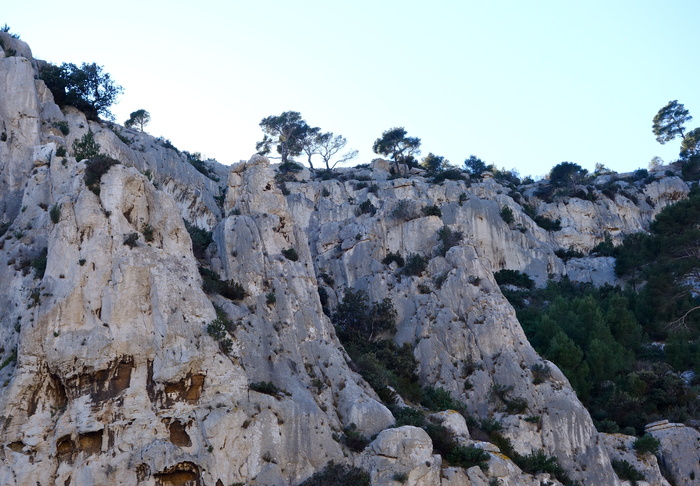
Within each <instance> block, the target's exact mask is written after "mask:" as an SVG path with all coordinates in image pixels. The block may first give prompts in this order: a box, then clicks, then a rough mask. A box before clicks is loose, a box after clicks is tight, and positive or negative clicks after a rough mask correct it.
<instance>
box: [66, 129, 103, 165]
mask: <svg viewBox="0 0 700 486" xmlns="http://www.w3.org/2000/svg"><path fill="white" fill-rule="evenodd" d="M100 148H101V147H100V144H99V143H97V142H96V141H95V134H94V133H92V129H88V131H87V133H86V134H85V135H83V136H82V137H80V139H76V140H74V141H73V156H74V157H75V160H77V161H78V162H80V161H81V160H83V159H94V158H95V157H98V156H99V155H100ZM103 157H105V158H106V156H103Z"/></svg>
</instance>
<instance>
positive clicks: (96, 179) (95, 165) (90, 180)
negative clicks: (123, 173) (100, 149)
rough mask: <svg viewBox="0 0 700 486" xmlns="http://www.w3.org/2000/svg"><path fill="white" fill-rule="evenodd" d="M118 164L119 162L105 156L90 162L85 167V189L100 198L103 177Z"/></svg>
mask: <svg viewBox="0 0 700 486" xmlns="http://www.w3.org/2000/svg"><path fill="white" fill-rule="evenodd" d="M116 164H119V161H118V160H114V159H112V158H110V157H106V156H103V155H100V156H98V157H95V158H92V159H91V160H89V161H88V162H87V164H86V165H85V187H87V188H88V189H90V190H91V191H92V192H93V193H95V194H96V195H98V196H99V195H100V181H101V180H102V176H103V175H105V174H106V173H107V172H109V169H110V168H111V167H112V166H113V165H116Z"/></svg>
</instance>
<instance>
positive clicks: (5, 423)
mask: <svg viewBox="0 0 700 486" xmlns="http://www.w3.org/2000/svg"><path fill="white" fill-rule="evenodd" d="M0 36H1V38H2V40H3V41H4V42H5V43H6V44H5V45H6V46H8V45H13V46H15V47H14V50H15V52H16V53H17V54H16V55H14V56H3V57H2V58H0V211H1V213H0V218H1V219H0V223H7V224H8V225H7V226H6V231H5V233H4V235H3V236H2V237H0V309H2V312H0V343H1V344H0V359H1V360H2V361H1V362H2V364H3V367H2V369H0V387H1V388H0V484H7V485H27V486H35V485H36V484H41V485H49V484H61V485H71V484H73V485H78V484H80V485H107V484H114V485H117V484H139V485H141V484H142V485H148V486H151V485H171V484H172V485H186V484H187V485H190V484H197V485H216V486H219V485H230V484H235V483H243V484H259V485H289V484H299V483H301V482H302V481H304V480H305V479H307V478H308V477H310V476H311V475H312V474H313V473H315V472H317V471H320V470H322V469H323V468H324V466H326V465H327V464H328V463H329V462H330V461H334V462H335V463H346V464H350V465H354V466H357V467H360V468H362V469H364V470H366V471H367V473H368V474H369V475H370V477H371V480H372V483H373V484H387V485H388V484H396V479H395V477H401V478H403V477H404V476H405V483H404V484H413V485H425V486H428V485H456V484H475V485H481V484H484V485H486V484H490V482H491V481H492V480H494V479H496V480H499V481H501V483H500V484H523V485H530V484H532V485H537V484H540V483H541V482H542V481H550V482H551V484H558V483H557V482H556V480H554V479H553V478H549V477H548V476H547V477H545V476H542V475H540V476H537V477H535V476H532V475H529V474H526V473H523V472H522V471H521V470H520V469H518V467H517V466H516V465H515V464H514V463H513V462H512V461H510V460H509V459H508V458H507V457H506V456H504V455H503V454H501V453H500V452H499V451H498V448H497V447H496V446H495V445H493V444H490V443H487V442H484V441H483V440H482V438H479V437H474V436H473V435H472V434H470V430H469V424H468V423H466V422H465V421H464V420H463V419H462V418H461V416H457V415H456V414H455V412H448V411H445V412H443V413H439V414H435V416H433V417H432V418H431V420H437V421H439V422H441V423H444V426H445V427H448V428H449V430H452V431H453V434H454V435H455V436H456V437H458V439H459V441H460V443H461V444H463V445H464V446H465V447H472V446H474V447H480V448H483V449H484V450H486V451H488V452H489V454H490V457H491V459H490V460H489V461H488V464H489V468H488V470H486V471H482V470H481V469H479V468H478V467H472V468H469V469H463V468H458V467H448V466H449V464H447V462H446V461H444V459H443V458H441V457H440V455H439V454H437V452H435V451H434V450H433V444H432V441H431V439H430V437H429V436H428V435H427V434H426V433H425V431H424V430H423V429H421V428H417V427H410V426H404V427H398V428H391V427H392V425H393V424H394V423H395V419H394V416H393V415H392V413H391V412H390V410H389V409H388V408H387V406H386V405H385V404H384V403H382V402H381V400H379V398H378V396H377V394H376V393H375V391H374V390H372V388H371V387H370V386H369V385H368V384H367V383H366V382H365V381H364V380H363V379H362V378H361V377H360V376H359V375H358V374H357V373H356V372H355V371H354V369H355V368H354V365H353V364H352V363H351V361H350V360H349V357H348V356H347V354H346V353H345V350H344V349H343V347H342V345H341V344H340V342H339V341H338V338H337V337H336V334H335V330H334V328H333V325H332V324H331V322H330V320H329V318H328V316H327V315H326V314H325V313H324V311H323V309H322V305H321V301H320V298H319V288H321V289H323V291H322V293H324V294H325V295H326V297H327V305H328V308H330V309H333V308H334V307H335V306H336V305H337V303H338V302H339V301H340V300H341V299H342V297H343V293H344V289H345V288H354V289H361V290H364V291H366V292H367V294H368V295H369V297H370V299H371V300H372V301H380V300H382V299H384V298H389V299H391V301H392V302H393V304H394V306H395V308H396V310H397V325H396V333H395V335H394V336H393V339H395V341H396V343H397V344H400V345H401V344H405V343H407V344H409V345H410V346H411V347H412V349H413V353H414V356H415V357H416V359H417V361H418V369H417V370H416V372H417V373H418V375H419V376H420V379H421V384H422V385H423V386H429V385H430V386H436V387H442V388H444V389H445V390H448V391H449V392H450V394H451V395H452V397H453V398H455V399H458V400H460V401H461V402H463V403H464V405H465V407H466V409H467V410H468V412H469V413H470V414H471V415H472V416H473V417H474V418H479V419H484V418H495V419H497V420H499V421H500V422H501V423H502V424H503V435H504V436H505V437H507V438H509V439H510V440H511V442H512V445H513V448H514V450H515V451H516V452H518V453H520V454H529V453H531V452H534V451H539V450H544V451H545V452H546V453H547V455H553V456H556V457H557V458H558V460H559V462H560V464H561V465H562V466H563V467H564V468H565V469H566V470H567V471H568V473H569V475H570V476H571V477H572V478H574V479H577V480H579V481H581V482H582V483H583V484H606V485H608V484H610V485H614V484H619V482H618V479H617V477H616V475H615V474H614V472H613V471H612V468H611V465H610V457H611V452H610V446H609V444H607V443H606V442H605V441H604V440H603V439H602V438H601V436H600V434H598V432H597V431H596V430H595V428H594V427H593V424H592V421H591V419H590V417H589V415H588V413H587V412H586V410H585V409H584V408H583V406H582V405H581V403H580V402H579V401H578V399H577V398H576V395H575V393H574V392H573V390H572V389H571V387H570V385H569V383H568V382H567V380H566V378H565V377H564V376H563V374H561V373H560V372H559V370H558V369H557V368H556V367H555V366H554V365H553V364H551V363H547V362H545V361H544V360H543V359H542V358H541V357H539V356H538V355H537V354H536V353H535V352H534V350H533V349H532V347H531V346H530V344H529V343H528V342H527V339H526V337H525V335H524V333H523V331H522V329H521V327H520V325H519V323H518V321H517V319H516V317H515V313H514V311H513V309H512V307H511V306H510V305H509V303H508V302H507V300H506V299H505V298H504V297H503V295H502V294H501V292H500V290H499V288H498V286H497V285H496V283H495V280H494V277H493V273H494V272H495V271H497V270H501V269H504V268H507V269H514V270H520V271H524V272H527V273H528V274H530V275H531V276H532V277H533V278H534V279H535V280H536V281H537V282H538V283H540V284H542V283H544V282H545V280H546V279H547V278H548V277H549V276H550V275H569V276H570V277H571V278H574V279H578V280H584V281H593V282H594V283H605V282H611V281H614V275H613V274H612V271H611V268H612V267H611V265H612V261H611V259H609V258H604V257H596V256H584V257H580V258H575V259H572V260H569V261H568V262H564V261H562V260H561V259H560V258H559V257H558V256H557V254H556V252H557V251H558V250H560V249H562V248H564V249H568V248H569V247H573V248H575V249H577V250H578V251H581V252H584V253H588V252H589V251H590V250H591V249H592V248H593V247H594V246H595V245H596V244H597V243H599V242H601V241H603V240H604V238H605V236H606V234H610V235H612V237H613V238H619V237H620V236H621V235H622V234H624V233H626V232H631V231H636V230H638V229H640V228H645V227H646V226H647V225H648V223H649V221H651V218H653V216H654V215H655V214H656V212H658V210H660V209H661V207H663V206H664V205H665V204H668V203H669V202H672V201H673V200H676V199H678V198H680V197H684V195H685V194H686V193H687V191H688V188H687V187H686V185H685V183H683V182H682V181H681V180H680V179H678V178H677V177H662V178H660V179H659V180H658V181H656V182H653V183H651V184H648V185H646V186H644V187H636V186H634V187H630V188H628V192H629V193H634V194H638V196H639V198H638V200H639V201H642V202H643V203H642V202H639V204H636V205H635V204H631V205H630V204H628V203H627V202H626V201H629V199H625V201H623V200H621V199H619V198H616V199H614V200H611V199H605V200H604V199H602V198H599V199H598V201H595V202H590V201H583V200H580V199H575V198H570V199H568V202H560V203H556V204H554V203H552V204H545V203H542V202H541V201H538V200H537V199H536V198H534V196H533V197H530V196H528V193H527V191H525V196H523V197H525V198H530V199H528V200H529V201H530V202H531V203H532V204H533V205H534V206H535V207H536V210H537V211H538V213H539V214H545V215H548V216H549V217H551V218H552V219H560V220H561V224H562V230H560V231H557V232H549V231H546V230H544V229H542V228H541V227H539V226H538V225H537V224H535V222H534V221H533V220H532V219H531V218H530V217H529V216H527V215H526V214H525V213H524V212H523V210H522V206H521V205H520V204H519V203H518V202H516V200H515V199H513V196H515V195H514V194H511V192H510V190H509V189H508V188H505V187H503V186H502V185H501V184H499V183H498V182H497V181H496V180H494V179H491V178H486V179H485V180H483V181H480V182H473V183H467V182H465V181H449V180H448V181H445V182H444V183H442V184H434V183H432V182H430V181H429V179H427V178H425V177H423V176H422V175H421V174H420V171H414V172H415V174H413V175H412V176H411V177H410V178H393V177H390V172H389V171H390V170H391V169H392V165H393V164H389V163H386V162H385V161H376V162H375V163H374V164H373V165H372V166H370V167H367V168H364V169H357V170H344V171H340V175H341V176H342V177H339V178H335V179H330V180H325V181H322V180H320V178H316V179H313V178H312V174H311V173H308V172H307V173H300V174H297V175H296V176H293V177H289V178H288V179H289V180H288V181H286V182H285V181H283V180H280V177H279V176H278V172H277V171H276V169H275V167H274V166H273V165H271V164H270V161H269V160H268V159H266V158H264V157H260V156H254V157H252V158H251V159H250V160H249V161H246V162H241V163H240V164H237V165H234V166H231V167H225V166H222V165H220V164H218V163H216V162H213V161H212V162H207V163H206V164H207V166H208V167H209V171H208V174H207V175H205V174H203V173H201V172H199V171H198V170H197V169H196V168H195V167H194V166H192V165H191V164H190V163H188V161H187V158H186V157H185V155H183V154H180V153H178V152H177V151H176V150H174V149H173V148H171V147H169V146H168V144H167V143H165V142H164V141H163V140H159V139H155V138H153V137H151V136H149V135H147V134H145V133H139V132H135V131H131V130H128V129H125V128H121V127H118V126H111V125H109V124H99V123H95V122H88V121H87V120H86V119H85V117H84V115H83V114H82V113H80V112H78V111H77V110H74V109H71V108H66V109H64V110H63V111H61V110H60V109H59V108H58V107H57V106H56V105H55V104H54V103H53V98H52V96H51V93H50V92H49V91H48V90H47V89H46V87H45V85H44V83H43V82H42V81H41V80H39V79H38V62H37V61H35V60H34V59H33V58H32V57H31V51H30V50H29V47H28V46H26V44H24V43H22V42H21V41H18V40H16V39H12V40H10V39H11V37H9V36H8V35H7V34H4V33H0ZM10 43H13V44H10ZM64 124H65V126H67V127H68V128H69V130H68V133H67V134H64V130H60V129H59V128H57V127H59V126H63V125H64ZM88 130H91V131H92V132H93V133H94V137H95V140H96V141H97V142H98V143H99V144H100V146H101V151H102V152H103V153H104V154H106V155H107V156H109V157H111V158H114V159H116V160H118V161H119V162H120V163H119V164H116V165H114V166H112V167H111V168H109V170H108V171H106V173H105V174H104V175H102V177H101V179H100V183H99V185H98V187H99V190H97V189H95V190H94V191H93V190H90V189H89V188H86V186H85V182H84V179H85V178H84V176H85V171H86V167H87V162H86V161H76V159H75V157H73V155H72V154H73V151H72V146H73V142H74V141H75V140H79V139H80V138H81V137H83V136H84V135H85V134H86V133H88ZM63 149H67V154H66V155H57V154H58V153H62V151H63ZM634 191H636V192H634ZM588 203H590V204H588ZM370 204H371V206H370ZM645 204H646V206H645ZM432 206H436V207H437V208H439V215H438V213H437V212H436V211H434V210H433V211H424V209H426V208H429V207H432ZM504 207H509V208H511V209H512V211H513V215H514V221H513V222H511V223H506V222H505V221H504V220H503V218H502V217H501V211H502V209H503V208H504ZM186 221H187V222H188V224H191V225H194V226H197V227H199V228H202V229H205V230H209V231H211V234H212V242H211V244H209V245H208V247H207V248H206V250H197V253H198V254H197V255H195V251H194V250H193V242H192V239H191V236H190V233H189V232H188V230H187V228H186V226H185V222H186ZM444 228H448V229H449V230H450V232H452V234H453V235H455V238H454V239H453V240H451V242H450V244H449V245H445V243H444V240H442V239H441V237H440V234H441V233H440V231H444ZM442 234H444V233H442ZM456 235H459V236H456ZM196 245H197V243H196V242H195V247H196ZM290 249H294V253H295V258H293V257H291V254H290V253H289V250H290ZM44 251H45V252H44ZM389 252H396V253H400V254H401V255H404V256H406V255H409V254H411V253H416V254H419V255H422V256H424V257H426V259H427V265H426V268H425V269H424V270H423V271H422V272H419V274H418V275H414V276H408V275H405V274H403V273H402V272H401V271H400V270H399V269H398V268H397V267H396V264H395V263H393V264H389V265H387V264H384V263H382V260H384V258H385V257H386V256H387V254H388V253H389ZM44 255H45V256H46V259H45V269H43V268H42V264H41V262H42V261H43V256H44ZM200 267H204V268H206V269H209V270H211V271H213V272H215V273H216V274H217V275H218V276H219V277H220V279H221V280H222V281H232V282H236V283H240V284H241V285H242V286H243V289H244V292H245V295H244V296H243V297H242V298H236V299H235V300H231V299H228V298H225V297H222V296H220V295H215V294H210V295H208V294H206V293H205V292H204V290H203V283H204V282H203V280H204V279H207V278H211V277H210V274H208V273H207V272H206V271H205V272H203V273H204V277H202V271H200ZM321 275H323V276H324V278H319V277H320V276H321ZM215 305H216V306H218V308H219V310H218V315H219V316H224V315H225V318H226V320H227V321H228V323H227V324H225V326H224V328H225V329H226V334H227V336H228V339H230V340H231V341H230V345H229V348H230V349H227V348H226V346H223V345H222V344H220V343H218V342H217V341H216V340H215V339H213V338H212V336H210V334H209V333H208V331H207V327H208V325H210V324H211V323H213V322H215V321H216V319H217V309H216V308H215ZM543 365H546V366H548V367H549V370H550V374H549V377H548V379H547V380H545V381H540V380H536V379H535V377H534V375H533V367H536V366H543ZM467 383H468V386H466V384H467ZM494 389H507V390H508V394H509V397H511V398H518V399H519V400H521V403H524V406H525V408H524V409H523V411H522V412H521V413H507V412H506V411H505V407H504V403H503V401H502V399H501V398H499V397H498V396H496V394H494V393H493V390H494ZM532 416H539V417H540V419H539V421H538V422H537V423H533V422H532V421H526V420H525V418H526V417H532ZM353 425H354V427H355V430H356V431H357V432H358V433H360V434H361V435H364V436H367V437H369V438H373V441H371V443H370V444H369V445H368V446H367V447H366V448H365V450H364V451H362V452H355V451H353V450H351V449H349V448H348V447H347V445H346V444H345V443H344V441H343V440H342V436H343V430H344V429H347V428H349V427H352V426H353ZM375 436H376V437H375ZM674 437H675V436H674ZM682 440H684V439H675V438H674V439H673V440H672V441H671V439H669V441H670V442H669V444H670V445H668V447H667V448H664V449H663V451H664V452H663V456H662V460H663V461H665V462H664V464H666V462H668V464H670V465H669V466H668V468H669V469H670V470H673V466H672V464H676V463H681V464H682V463H684V461H686V459H685V458H682V459H676V458H677V457H681V455H680V454H679V453H676V452H675V451H676V450H677V449H678V448H677V447H676V445H675V444H677V443H679V444H680V443H682ZM679 441H680V442H679ZM662 442H663V441H662ZM663 447H666V446H662V448H663ZM667 449H668V452H666V450H667ZM683 457H684V456H683ZM696 462H697V461H696ZM649 467H650V468H651V469H653V470H654V471H656V470H658V467H657V466H656V465H651V466H649ZM679 467H680V466H679ZM654 468H656V469H654ZM396 475H399V476H396ZM654 477H656V476H654ZM658 477H659V478H660V477H661V476H660V475H659V476H658ZM658 484H663V483H661V482H659V483H658Z"/></svg>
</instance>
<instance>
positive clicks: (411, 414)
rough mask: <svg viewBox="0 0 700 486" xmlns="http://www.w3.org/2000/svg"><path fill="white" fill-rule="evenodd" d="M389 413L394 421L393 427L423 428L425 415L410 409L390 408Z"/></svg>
mask: <svg viewBox="0 0 700 486" xmlns="http://www.w3.org/2000/svg"><path fill="white" fill-rule="evenodd" d="M391 413H392V414H393V415H394V418H395V419H396V423H395V424H394V427H401V426H403V425H413V426H414V427H423V425H425V414H423V412H421V411H420V410H416V409H415V408H411V407H400V408H396V407H394V408H391Z"/></svg>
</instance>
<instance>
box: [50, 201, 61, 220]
mask: <svg viewBox="0 0 700 486" xmlns="http://www.w3.org/2000/svg"><path fill="white" fill-rule="evenodd" d="M49 217H50V218H51V222H52V223H53V224H58V222H59V221H60V220H61V207H60V206H59V205H58V204H54V205H53V206H51V209H50V210H49Z"/></svg>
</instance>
